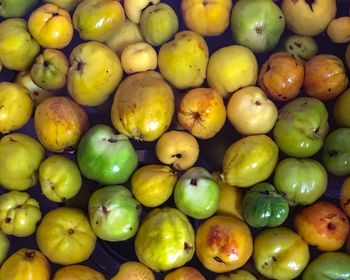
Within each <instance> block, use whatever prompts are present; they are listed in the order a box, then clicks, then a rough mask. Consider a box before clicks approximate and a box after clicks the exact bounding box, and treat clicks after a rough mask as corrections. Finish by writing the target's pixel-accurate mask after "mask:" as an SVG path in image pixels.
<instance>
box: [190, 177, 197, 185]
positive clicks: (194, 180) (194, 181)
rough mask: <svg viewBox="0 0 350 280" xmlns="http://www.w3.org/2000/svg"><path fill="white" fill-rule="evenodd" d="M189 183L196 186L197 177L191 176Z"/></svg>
mask: <svg viewBox="0 0 350 280" xmlns="http://www.w3.org/2000/svg"><path fill="white" fill-rule="evenodd" d="M190 184H191V185H192V186H197V179H195V178H192V179H191V181H190Z"/></svg>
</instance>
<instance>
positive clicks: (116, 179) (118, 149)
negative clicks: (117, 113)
mask: <svg viewBox="0 0 350 280" xmlns="http://www.w3.org/2000/svg"><path fill="white" fill-rule="evenodd" d="M77 160H78V165H79V168H80V171H81V173H82V175H84V176H85V177H87V178H88V179H91V180H95V181H97V182H99V183H101V184H103V185H112V184H122V183H125V182H126V181H127V180H128V179H129V177H130V176H131V174H132V173H133V172H134V170H135V169H136V167H137V163H138V158H137V153H136V151H135V149H134V147H133V145H132V144H131V143H130V141H129V139H128V137H127V136H125V135H123V134H115V132H114V131H113V129H112V128H111V127H109V126H107V125H103V124H99V125H95V126H93V127H91V128H90V129H89V131H88V132H87V133H86V134H85V135H84V136H83V137H82V139H81V140H80V142H79V145H78V150H77Z"/></svg>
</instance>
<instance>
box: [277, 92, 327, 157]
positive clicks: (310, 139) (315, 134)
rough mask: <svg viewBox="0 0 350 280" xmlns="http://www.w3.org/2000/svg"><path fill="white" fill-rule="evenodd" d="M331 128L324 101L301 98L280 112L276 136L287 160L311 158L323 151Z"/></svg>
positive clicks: (289, 103) (291, 102)
mask: <svg viewBox="0 0 350 280" xmlns="http://www.w3.org/2000/svg"><path fill="white" fill-rule="evenodd" d="M328 128H329V125H328V111H327V109H326V107H325V105H324V104H323V103H322V101H320V100H318V99H316V98H313V97H298V98H296V99H294V100H292V101H289V102H288V103H287V104H286V105H285V106H284V107H282V109H281V110H280V112H279V115H278V119H277V122H276V124H275V127H274V129H273V135H274V138H275V141H276V143H277V145H278V147H279V148H280V149H281V150H282V152H284V153H285V154H287V155H288V156H291V157H311V156H313V155H314V154H316V153H317V152H318V151H319V150H320V149H321V148H322V145H323V141H324V138H325V136H326V135H327V132H328Z"/></svg>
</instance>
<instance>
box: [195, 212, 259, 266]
mask: <svg viewBox="0 0 350 280" xmlns="http://www.w3.org/2000/svg"><path fill="white" fill-rule="evenodd" d="M196 252H197V256H198V258H199V260H200V262H201V263H202V265H203V266H204V267H205V268H207V269H209V270H211V271H214V272H216V273H224V272H228V271H231V270H234V269H237V268H240V267H242V266H243V265H244V264H245V263H246V262H247V261H248V259H249V258H250V256H251V255H252V253H253V238H252V234H251V232H250V229H249V227H248V225H247V224H246V223H244V222H243V221H241V220H240V219H238V218H235V217H231V216H221V215H216V216H213V217H211V218H209V219H207V220H206V221H205V222H204V223H203V224H201V225H200V226H199V228H198V229H197V233H196Z"/></svg>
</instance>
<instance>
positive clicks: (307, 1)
mask: <svg viewBox="0 0 350 280" xmlns="http://www.w3.org/2000/svg"><path fill="white" fill-rule="evenodd" d="M305 2H306V3H307V4H308V5H309V7H310V10H311V12H313V11H314V8H313V7H312V5H313V4H314V2H315V0H305Z"/></svg>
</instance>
